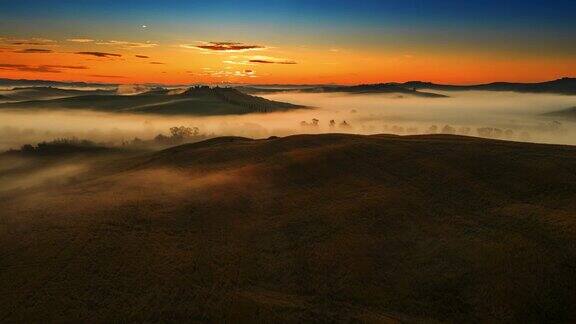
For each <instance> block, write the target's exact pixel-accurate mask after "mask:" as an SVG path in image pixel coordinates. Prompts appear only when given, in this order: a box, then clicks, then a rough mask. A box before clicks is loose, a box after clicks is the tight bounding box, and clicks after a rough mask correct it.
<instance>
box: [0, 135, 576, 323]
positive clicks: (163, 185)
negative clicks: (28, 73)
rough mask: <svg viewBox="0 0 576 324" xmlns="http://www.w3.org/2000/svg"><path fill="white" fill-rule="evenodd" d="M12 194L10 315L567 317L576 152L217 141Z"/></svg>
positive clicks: (393, 139) (5, 214) (421, 139)
mask: <svg viewBox="0 0 576 324" xmlns="http://www.w3.org/2000/svg"><path fill="white" fill-rule="evenodd" d="M98 165H99V167H97V168H96V169H94V168H93V167H88V169H89V171H88V172H86V173H83V174H78V175H76V176H74V178H73V179H70V181H67V182H66V184H63V185H59V186H57V187H55V186H52V187H50V184H46V186H48V187H47V188H49V190H48V189H43V188H42V187H38V188H36V189H28V190H27V191H23V192H17V191H11V192H9V193H5V194H4V195H3V196H2V198H1V200H0V210H1V211H2V214H1V217H0V286H1V287H2V294H0V321H2V322H9V321H14V322H15V321H20V322H30V321H70V322H78V321H93V322H111V321H138V322H156V321H171V322H175V321H200V322H224V321H227V322H230V323H234V322H249V323H254V322H334V321H337V322H340V321H353V320H357V321H360V322H374V323H377V322H395V321H399V320H400V321H407V322H421V321H423V322H433V321H447V322H456V323H460V322H479V321H484V322H521V323H525V322H564V321H566V322H569V321H573V320H575V319H576V309H575V308H574V307H573V305H575V304H576V219H575V217H576V212H575V211H576V199H575V198H576V171H575V170H576V147H566V146H551V145H537V144H522V143H512V142H502V141H491V140H484V139H476V138H464V137H456V136H449V135H444V136H414V137H398V136H385V135H380V136H357V135H307V136H305V135H302V136H291V137H286V138H277V139H269V140H250V139H245V138H218V139H212V140H208V141H205V142H200V143H195V144H188V145H183V146H178V147H174V148H171V149H168V150H164V151H161V152H157V153H151V154H144V155H140V156H138V157H127V158H125V159H120V160H119V159H114V160H113V161H112V160H111V161H110V162H109V163H103V162H102V161H100V162H99V163H98Z"/></svg>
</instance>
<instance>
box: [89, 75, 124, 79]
mask: <svg viewBox="0 0 576 324" xmlns="http://www.w3.org/2000/svg"><path fill="white" fill-rule="evenodd" d="M88 76H89V77H95V78H112V79H123V78H126V77H125V76H121V75H105V74H90V75H88Z"/></svg>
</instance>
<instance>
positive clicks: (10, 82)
mask: <svg viewBox="0 0 576 324" xmlns="http://www.w3.org/2000/svg"><path fill="white" fill-rule="evenodd" d="M116 86H117V84H111V83H90V82H64V81H51V80H27V79H5V78H0V87H76V88H83V87H96V88H99V87H116Z"/></svg>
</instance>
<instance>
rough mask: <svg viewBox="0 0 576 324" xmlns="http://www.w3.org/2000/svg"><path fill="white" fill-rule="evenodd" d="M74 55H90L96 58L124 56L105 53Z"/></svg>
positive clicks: (79, 53) (80, 53)
mask: <svg viewBox="0 0 576 324" xmlns="http://www.w3.org/2000/svg"><path fill="white" fill-rule="evenodd" d="M74 54H78V55H90V56H96V57H120V56H122V55H120V54H114V53H105V52H76V53H74Z"/></svg>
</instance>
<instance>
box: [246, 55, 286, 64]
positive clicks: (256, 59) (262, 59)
mask: <svg viewBox="0 0 576 324" xmlns="http://www.w3.org/2000/svg"><path fill="white" fill-rule="evenodd" d="M248 62H250V63H260V64H297V63H296V61H293V60H289V59H285V58H278V57H272V56H261V55H258V56H252V57H250V58H249V60H248Z"/></svg>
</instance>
